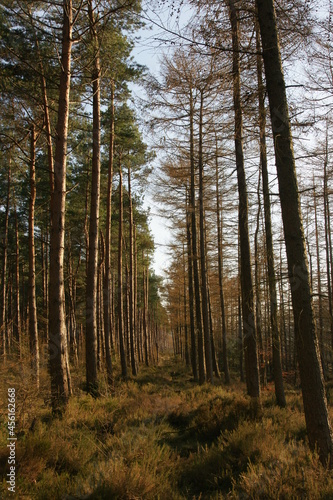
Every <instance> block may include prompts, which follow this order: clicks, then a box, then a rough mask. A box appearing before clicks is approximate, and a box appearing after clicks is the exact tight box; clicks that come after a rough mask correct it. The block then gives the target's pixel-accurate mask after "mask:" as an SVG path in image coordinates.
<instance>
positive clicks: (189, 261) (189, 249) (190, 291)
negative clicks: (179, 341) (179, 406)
mask: <svg viewBox="0 0 333 500" xmlns="http://www.w3.org/2000/svg"><path fill="white" fill-rule="evenodd" d="M186 203H187V205H186V235H187V267H188V294H189V309H190V337H191V366H192V373H193V377H194V380H195V381H198V366H197V345H196V338H195V319H194V293H193V257H192V237H191V217H190V204H189V199H188V190H187V193H186Z"/></svg>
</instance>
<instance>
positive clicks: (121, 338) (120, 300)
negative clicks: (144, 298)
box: [118, 160, 127, 379]
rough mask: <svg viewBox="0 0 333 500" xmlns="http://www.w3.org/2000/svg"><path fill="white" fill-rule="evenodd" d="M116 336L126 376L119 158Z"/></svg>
mask: <svg viewBox="0 0 333 500" xmlns="http://www.w3.org/2000/svg"><path fill="white" fill-rule="evenodd" d="M118 238H119V239H118V336H119V350H120V362H121V375H122V377H123V378H125V379H126V378H127V363H126V353H125V344H124V310H123V174H122V171H121V161H120V160H119V237H118Z"/></svg>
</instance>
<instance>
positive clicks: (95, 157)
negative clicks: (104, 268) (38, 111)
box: [86, 0, 101, 396]
mask: <svg viewBox="0 0 333 500" xmlns="http://www.w3.org/2000/svg"><path fill="white" fill-rule="evenodd" d="M88 15H89V23H90V31H91V38H92V44H93V70H92V87H93V150H92V175H91V198H90V220H89V257H88V259H89V260H88V272H87V289H86V380H87V391H88V392H89V393H90V394H92V395H95V396H96V395H97V394H98V392H99V390H98V378H97V335H98V331H97V324H98V310H97V294H98V288H97V286H98V279H97V275H98V236H99V205H100V176H101V162H100V149H101V123H100V122H101V117H100V114H101V112H100V107H101V103H100V73H101V69H100V59H99V41H98V35H97V32H96V26H95V24H96V21H95V15H94V11H93V5H92V0H89V1H88Z"/></svg>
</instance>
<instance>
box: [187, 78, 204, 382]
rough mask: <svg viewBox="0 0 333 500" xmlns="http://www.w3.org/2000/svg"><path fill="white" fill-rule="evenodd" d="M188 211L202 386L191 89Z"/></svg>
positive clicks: (202, 369) (202, 359)
mask: <svg viewBox="0 0 333 500" xmlns="http://www.w3.org/2000/svg"><path fill="white" fill-rule="evenodd" d="M190 92H191V95H190V164H191V165H190V167H191V181H190V211H191V236H192V258H193V282H194V297H195V317H196V330H197V335H196V336H197V339H198V360H199V383H200V384H203V383H204V382H205V380H206V375H205V360H204V347H203V337H202V317H201V301H200V280H199V267H198V245H197V224H196V203H195V163H194V130H193V127H194V110H193V96H192V87H191V89H190Z"/></svg>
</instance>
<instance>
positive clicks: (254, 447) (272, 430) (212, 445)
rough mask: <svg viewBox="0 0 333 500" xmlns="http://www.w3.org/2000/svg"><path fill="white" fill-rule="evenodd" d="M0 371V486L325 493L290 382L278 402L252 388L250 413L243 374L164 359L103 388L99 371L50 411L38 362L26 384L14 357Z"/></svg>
mask: <svg viewBox="0 0 333 500" xmlns="http://www.w3.org/2000/svg"><path fill="white" fill-rule="evenodd" d="M1 376H2V380H3V381H4V384H3V385H2V388H1V391H2V392H1V402H2V405H1V408H2V410H1V415H0V418H1V424H2V425H1V434H0V445H1V447H0V472H1V478H2V486H1V491H0V496H1V498H11V497H12V498H13V497H14V498H25V499H34V500H35V499H37V500H38V499H45V500H46V499H50V500H51V499H52V500H56V499H64V500H65V499H68V500H69V499H101V500H103V499H162V500H163V499H165V500H177V499H206V498H212V499H222V498H228V499H263V500H264V499H265V500H266V499H272V500H276V499H288V500H289V499H298V498H301V499H303V498H308V499H311V500H312V499H327V500H328V499H330V498H333V474H332V472H330V471H328V470H326V469H325V468H324V467H322V466H321V465H320V463H319V460H318V456H317V454H316V453H312V452H310V450H309V448H308V443H307V436H306V428H305V421H304V416H303V413H302V402H301V396H300V394H299V393H298V392H297V391H295V390H289V391H288V390H287V391H286V393H287V408H286V409H280V408H278V407H277V406H276V405H275V401H274V395H273V393H272V390H266V391H263V396H262V411H261V412H260V414H257V415H254V414H253V408H252V406H251V401H250V399H249V398H248V397H247V396H246V395H245V387H244V386H242V385H240V384H234V385H231V386H228V387H226V386H224V385H223V384H222V383H217V384H216V385H215V386H209V385H207V384H205V385H202V386H198V385H196V384H194V382H193V380H192V379H191V376H190V374H189V372H188V371H187V370H186V368H185V367H182V366H181V365H180V364H177V362H176V361H174V360H171V359H165V360H162V362H161V365H160V366H157V367H150V368H142V369H141V372H140V374H139V375H138V377H137V379H136V380H132V379H130V380H128V381H127V382H122V381H121V380H120V379H119V380H118V381H117V384H116V389H115V393H114V394H113V395H110V394H108V392H107V389H106V387H104V391H103V381H102V392H104V394H103V395H102V397H100V398H97V399H93V398H92V397H90V396H88V395H86V394H85V393H84V392H83V391H81V390H79V389H77V390H76V392H75V394H74V395H73V397H72V398H71V400H70V402H69V405H68V408H67V409H66V412H65V414H64V415H63V416H62V417H61V418H59V417H57V418H55V417H53V416H52V414H51V410H50V407H49V388H48V377H47V375H46V369H45V367H44V369H43V371H42V376H41V388H40V391H39V392H38V394H36V391H35V390H34V387H33V384H32V381H31V377H30V372H29V368H28V367H26V366H22V365H19V364H16V365H15V364H13V363H12V364H11V363H10V362H9V363H8V364H7V366H6V369H3V372H2V373H1ZM73 376H74V378H75V377H77V380H80V378H81V380H82V378H83V377H82V372H80V371H78V372H77V373H74V375H73ZM75 386H76V387H78V386H79V385H78V384H75ZM8 387H15V388H16V405H17V406H16V419H17V427H16V430H15V432H16V435H17V438H18V441H17V444H16V493H15V495H13V494H12V493H11V492H9V491H8V489H7V487H8V484H7V483H6V479H7V476H6V474H7V473H8V447H7V438H8V429H7V427H6V423H7V411H6V408H7V388H8ZM330 410H331V409H330ZM331 414H332V412H331ZM332 416H333V415H332Z"/></svg>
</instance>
